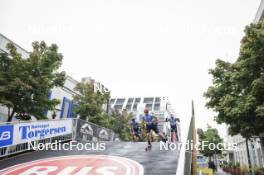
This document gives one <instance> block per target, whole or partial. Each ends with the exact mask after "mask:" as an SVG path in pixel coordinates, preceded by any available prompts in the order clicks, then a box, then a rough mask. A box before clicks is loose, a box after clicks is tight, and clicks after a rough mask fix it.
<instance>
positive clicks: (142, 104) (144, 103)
mask: <svg viewBox="0 0 264 175" xmlns="http://www.w3.org/2000/svg"><path fill="white" fill-rule="evenodd" d="M110 108H111V110H118V111H123V110H126V111H127V112H129V113H132V114H133V116H134V117H135V118H136V119H137V120H141V116H142V115H143V113H144V109H145V108H148V109H149V111H150V113H153V114H154V115H155V116H157V117H158V118H159V120H160V121H163V120H165V118H166V117H169V114H171V113H173V110H172V108H171V103H170V101H169V98H168V97H128V98H112V99H111V100H110Z"/></svg>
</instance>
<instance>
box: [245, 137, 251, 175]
mask: <svg viewBox="0 0 264 175" xmlns="http://www.w3.org/2000/svg"><path fill="white" fill-rule="evenodd" d="M246 147H247V157H248V169H249V175H252V165H251V159H250V154H249V148H248V138H246Z"/></svg>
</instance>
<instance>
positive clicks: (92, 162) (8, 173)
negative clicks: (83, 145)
mask: <svg viewBox="0 0 264 175" xmlns="http://www.w3.org/2000/svg"><path fill="white" fill-rule="evenodd" d="M0 173H1V175H17V174H20V175H32V174H34V175H44V174H45V175H47V174H48V175H58V174H65V175H66V174H67V175H69V174H75V175H84V174H96V175H143V174H144V169H143V167H142V165H140V164H139V163H137V162H136V161H134V160H131V159H127V158H122V157H117V156H106V155H87V156H65V157H59V158H57V157H56V158H49V159H42V160H38V161H33V162H29V163H24V164H20V165H17V166H13V167H10V168H7V169H5V170H3V171H0Z"/></svg>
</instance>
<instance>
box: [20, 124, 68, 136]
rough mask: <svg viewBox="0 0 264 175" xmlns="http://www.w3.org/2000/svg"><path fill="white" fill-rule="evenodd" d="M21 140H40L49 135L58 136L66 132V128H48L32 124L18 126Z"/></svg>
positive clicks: (44, 125) (45, 125) (47, 125)
mask: <svg viewBox="0 0 264 175" xmlns="http://www.w3.org/2000/svg"><path fill="white" fill-rule="evenodd" d="M19 132H20V134H21V135H20V136H21V139H22V140H27V139H41V138H45V137H46V136H49V135H58V134H62V133H65V132H66V127H65V126H63V127H50V125H49V124H33V125H24V126H19Z"/></svg>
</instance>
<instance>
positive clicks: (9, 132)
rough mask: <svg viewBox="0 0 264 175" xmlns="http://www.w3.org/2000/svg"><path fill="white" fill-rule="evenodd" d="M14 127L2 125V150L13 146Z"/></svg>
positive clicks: (0, 135)
mask: <svg viewBox="0 0 264 175" xmlns="http://www.w3.org/2000/svg"><path fill="white" fill-rule="evenodd" d="M13 134H14V126H13V125H2V126H0V148H1V147H5V146H9V145H12V144H13Z"/></svg>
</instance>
